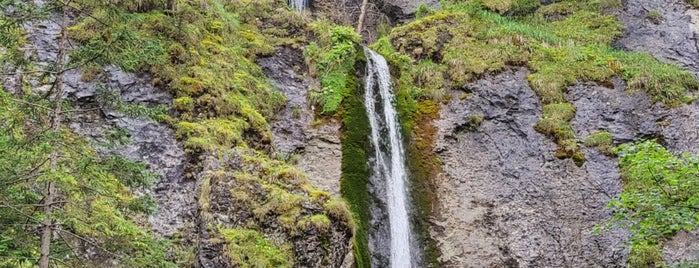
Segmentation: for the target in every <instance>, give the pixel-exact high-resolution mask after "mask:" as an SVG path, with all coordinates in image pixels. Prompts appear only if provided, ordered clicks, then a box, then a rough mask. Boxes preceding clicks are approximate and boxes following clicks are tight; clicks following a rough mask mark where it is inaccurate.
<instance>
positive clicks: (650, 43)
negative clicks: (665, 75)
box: [615, 0, 699, 74]
mask: <svg viewBox="0 0 699 268" xmlns="http://www.w3.org/2000/svg"><path fill="white" fill-rule="evenodd" d="M651 11H657V12H659V13H660V14H661V15H662V20H661V22H660V23H658V24H654V23H653V22H651V21H650V20H648V19H647V14H648V12H651ZM615 13H616V16H617V18H618V20H619V22H621V24H623V25H624V28H625V29H624V34H623V36H622V37H621V38H619V40H617V41H616V43H615V45H616V46H619V47H621V48H625V49H629V50H632V51H644V52H648V53H650V54H652V55H653V56H655V57H656V58H657V59H659V60H661V61H664V62H667V63H675V64H678V65H680V66H682V67H684V68H686V69H687V70H690V71H692V72H694V73H695V74H699V47H698V46H697V39H699V12H698V11H697V10H691V9H688V6H687V4H686V1H685V0H662V1H657V0H627V1H624V6H623V8H621V9H620V10H619V11H617V12H615Z"/></svg>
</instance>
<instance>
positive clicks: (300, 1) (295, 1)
mask: <svg viewBox="0 0 699 268" xmlns="http://www.w3.org/2000/svg"><path fill="white" fill-rule="evenodd" d="M286 2H287V3H289V6H290V7H291V8H293V9H296V10H298V11H302V10H305V9H306V8H307V7H308V0H286Z"/></svg>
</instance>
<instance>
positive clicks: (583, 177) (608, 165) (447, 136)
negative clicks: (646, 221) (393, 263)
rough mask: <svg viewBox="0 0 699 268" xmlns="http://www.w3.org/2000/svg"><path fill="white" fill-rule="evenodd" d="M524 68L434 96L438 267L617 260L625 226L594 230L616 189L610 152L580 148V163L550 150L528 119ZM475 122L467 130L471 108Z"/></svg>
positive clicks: (533, 109)
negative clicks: (437, 100)
mask: <svg viewBox="0 0 699 268" xmlns="http://www.w3.org/2000/svg"><path fill="white" fill-rule="evenodd" d="M527 74H528V72H527V71H526V70H525V69H514V70H508V71H505V72H503V73H501V74H498V75H496V76H487V77H486V78H484V79H482V80H479V81H478V82H476V83H474V84H473V85H471V88H472V91H473V92H472V95H471V96H468V97H466V98H461V96H460V94H462V93H457V92H454V93H452V94H453V97H452V99H451V101H449V103H448V104H445V105H443V106H442V111H441V119H440V120H439V121H438V122H437V123H436V125H437V127H438V128H439V134H438V137H437V138H438V141H437V144H436V150H437V151H438V152H439V153H438V154H439V156H440V158H441V160H442V163H443V166H442V168H443V170H444V174H442V176H440V177H439V178H438V179H437V181H438V182H437V185H438V186H437V195H438V201H437V210H436V211H437V215H435V217H434V219H433V229H432V236H433V237H434V238H435V239H436V240H437V241H438V245H439V247H440V250H441V252H442V259H441V261H442V262H443V263H444V264H445V266H447V267H623V266H624V265H623V264H624V263H625V255H626V249H625V247H624V244H623V243H624V241H625V238H626V236H627V233H626V232H625V231H624V230H620V229H613V230H611V231H608V232H604V233H602V234H600V235H597V234H595V233H594V227H595V225H596V224H599V223H601V222H603V221H604V220H606V219H608V218H609V217H610V215H611V211H609V210H607V209H605V205H606V204H607V202H608V201H609V200H610V199H611V198H613V197H614V196H616V195H617V194H618V193H619V192H620V191H621V182H620V180H619V175H618V170H617V166H616V160H615V159H612V158H609V157H606V156H603V155H601V154H600V153H599V152H596V151H595V150H586V151H585V153H586V154H587V156H588V162H587V163H586V164H585V165H584V166H583V167H582V168H578V167H577V166H575V164H574V163H573V161H572V160H570V159H566V160H561V159H557V158H555V157H554V153H555V150H556V145H555V144H554V143H553V142H552V141H550V140H549V139H548V138H546V137H545V136H543V135H541V134H540V133H538V132H536V131H535V130H534V129H533V126H534V124H535V123H536V122H537V120H538V119H539V117H540V116H541V108H540V107H541V105H540V103H539V101H538V98H537V96H536V95H535V93H534V92H533V91H532V90H531V88H530V87H529V85H528V82H527V80H526V75H527ZM474 116H482V117H483V122H482V124H480V125H479V126H477V128H476V129H475V130H473V131H470V130H469V127H466V126H467V124H469V122H471V118H472V117H474Z"/></svg>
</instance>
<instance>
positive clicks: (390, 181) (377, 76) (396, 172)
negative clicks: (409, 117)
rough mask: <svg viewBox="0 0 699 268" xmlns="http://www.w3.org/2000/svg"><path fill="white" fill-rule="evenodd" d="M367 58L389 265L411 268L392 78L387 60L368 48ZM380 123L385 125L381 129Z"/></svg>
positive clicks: (366, 98) (367, 101)
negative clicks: (383, 190) (383, 191)
mask: <svg viewBox="0 0 699 268" xmlns="http://www.w3.org/2000/svg"><path fill="white" fill-rule="evenodd" d="M364 54H365V55H366V58H367V74H366V92H365V94H364V105H365V106H366V111H367V115H368V117H369V123H370V125H371V142H372V144H373V146H374V149H375V150H374V151H375V157H376V164H375V166H374V167H373V172H374V176H377V177H378V176H383V177H384V178H385V182H386V193H387V200H386V203H387V207H388V218H389V227H390V230H391V232H390V240H391V249H390V250H391V257H390V265H391V267H393V268H409V267H411V254H410V253H411V252H410V249H411V246H410V240H411V239H410V223H409V218H408V209H407V206H408V204H407V194H406V187H405V185H406V181H407V175H406V172H405V151H404V150H403V143H402V138H401V134H400V129H399V128H398V126H399V125H398V118H397V114H396V110H395V108H394V107H393V99H394V97H393V93H392V92H391V74H390V72H389V69H388V64H387V63H386V59H384V58H383V57H382V56H381V55H379V54H378V53H376V52H374V51H372V50H370V49H368V48H364ZM376 88H378V91H379V92H378V94H379V97H380V102H379V104H381V105H380V108H381V110H380V111H378V112H377V111H376V104H377V103H376V99H375V89H376ZM379 117H383V118H379ZM380 119H383V120H380ZM380 122H382V123H384V124H385V125H383V126H381V125H379V123H380ZM382 129H385V132H386V133H381V130H382ZM382 144H385V146H387V149H386V150H382Z"/></svg>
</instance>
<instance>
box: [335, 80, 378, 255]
mask: <svg viewBox="0 0 699 268" xmlns="http://www.w3.org/2000/svg"><path fill="white" fill-rule="evenodd" d="M353 85H354V90H353V94H350V95H348V96H346V97H345V99H344V101H345V102H344V104H343V117H342V118H343V119H342V126H343V127H342V128H343V135H342V179H341V192H342V197H344V198H345V200H347V203H348V204H349V207H350V210H351V211H352V216H353V217H354V223H355V235H354V241H353V244H354V254H355V255H354V256H355V262H356V265H357V267H359V268H364V267H371V257H370V253H369V244H368V240H367V231H368V230H369V203H368V202H369V199H370V196H369V192H368V191H369V189H368V183H369V175H370V174H369V167H368V166H367V162H368V160H369V155H368V152H369V150H370V149H369V131H370V129H369V119H368V118H367V115H366V110H365V109H364V105H363V104H362V101H361V99H362V98H361V94H360V93H361V90H358V89H357V88H358V85H357V84H356V83H353Z"/></svg>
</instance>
